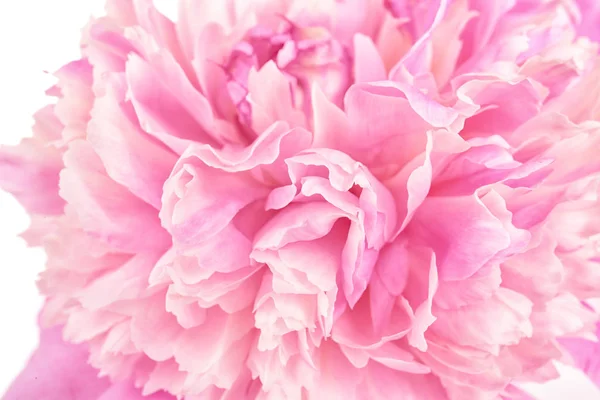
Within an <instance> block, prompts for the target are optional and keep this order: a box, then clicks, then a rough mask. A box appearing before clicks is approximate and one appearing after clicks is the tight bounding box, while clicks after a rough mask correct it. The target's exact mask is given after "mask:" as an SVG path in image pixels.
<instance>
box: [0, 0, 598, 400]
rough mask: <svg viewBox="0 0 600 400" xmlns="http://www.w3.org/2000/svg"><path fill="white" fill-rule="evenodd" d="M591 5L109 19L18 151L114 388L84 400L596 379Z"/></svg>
mask: <svg viewBox="0 0 600 400" xmlns="http://www.w3.org/2000/svg"><path fill="white" fill-rule="evenodd" d="M592 3H593V2H589V1H583V0H580V1H575V0H493V1H492V0H431V1H410V0H404V1H403V0H395V1H394V0H387V1H383V0H352V1H350V0H346V1H340V0H335V1H334V0H320V1H312V0H311V1H306V0H227V1H209V0H182V1H180V2H179V16H178V18H177V21H176V22H174V21H171V20H170V19H168V18H167V17H165V16H164V15H162V14H161V13H159V12H158V11H157V10H156V9H155V8H154V6H153V4H152V2H151V1H149V0H108V1H107V6H106V16H104V17H101V18H97V19H93V20H91V21H90V23H89V24H88V26H87V27H86V28H85V29H84V31H83V39H82V44H81V53H82V57H81V59H80V60H76V61H73V62H71V63H69V64H67V65H66V66H64V67H63V68H61V69H60V70H59V71H58V72H57V73H56V77H57V78H58V83H57V84H56V86H55V87H53V88H51V89H50V90H49V92H48V93H49V95H51V96H55V97H57V102H56V104H54V105H50V106H48V107H46V108H44V109H42V110H41V111H40V112H38V114H36V125H35V126H34V134H33V137H31V138H28V139H25V140H24V141H23V142H22V143H21V144H20V145H19V146H17V147H15V148H5V149H2V152H1V153H0V171H1V175H0V185H1V186H2V187H3V188H5V189H6V190H8V191H10V192H12V193H13V194H14V195H15V196H16V197H17V199H19V200H20V201H21V203H22V204H23V206H24V207H26V208H27V210H28V211H29V212H30V214H31V217H32V225H31V228H30V229H29V230H28V231H27V232H26V234H25V235H24V236H25V238H26V240H27V241H28V242H29V243H30V244H31V245H36V246H43V247H44V249H45V251H46V253H47V255H48V262H47V266H46V269H45V271H44V272H43V273H42V275H41V277H40V282H39V287H40V290H41V291H42V293H43V294H44V295H45V296H46V298H47V301H46V304H45V306H44V309H43V311H42V314H41V321H42V324H43V325H44V326H47V327H50V326H56V327H57V328H53V329H54V330H53V331H49V332H50V333H48V335H50V334H51V335H54V336H52V337H53V338H55V337H56V336H57V333H56V332H59V331H61V332H62V336H63V338H64V340H65V341H66V342H69V343H72V344H69V345H67V344H65V343H63V344H61V345H62V346H74V345H73V344H81V345H83V347H68V348H69V349H70V348H73V349H76V352H77V353H76V355H77V357H79V358H81V352H82V351H83V352H84V354H87V353H85V352H88V353H89V357H88V358H87V362H88V363H89V364H90V365H91V366H92V367H93V368H96V369H97V370H98V371H99V374H100V375H101V376H103V377H106V378H105V379H106V380H105V381H103V383H102V385H105V386H106V385H109V386H108V387H109V389H106V390H109V392H106V393H109V394H106V393H105V394H103V395H102V390H104V389H105V387H104V386H102V387H101V389H102V390H100V389H98V390H97V391H94V392H93V393H92V392H89V393H88V394H87V395H86V396H87V397H81V398H82V399H83V398H85V399H91V398H93V399H96V398H98V399H102V400H105V397H100V396H109V397H106V399H108V398H111V399H113V398H117V397H110V396H117V394H114V393H117V392H118V391H119V390H121V391H126V390H133V389H132V387H133V386H135V387H136V388H140V390H141V395H144V396H145V395H152V394H153V395H154V396H159V397H156V399H159V398H160V399H163V398H165V399H166V398H168V397H170V395H172V396H176V397H177V398H185V399H187V400H200V399H202V400H204V399H209V400H234V399H235V400H244V399H247V400H254V399H257V400H267V399H269V400H275V399H278V400H279V399H286V400H287V399H289V400H322V399H345V400H365V399H369V400H384V399H396V398H398V397H397V396H398V395H399V394H400V393H401V394H402V399H406V400H420V399H435V400H446V399H447V400H500V399H513V398H515V399H516V398H524V397H519V396H525V395H524V394H522V393H521V392H520V390H519V388H518V386H519V384H521V383H526V382H544V381H547V380H550V379H553V378H555V377H557V376H558V372H557V370H556V369H555V365H554V362H555V361H562V362H566V363H573V364H576V365H577V364H581V363H580V362H579V360H581V358H580V357H579V358H578V355H580V354H581V352H582V351H586V350H581V349H582V348H584V347H585V346H582V345H580V344H581V343H586V344H590V346H592V347H593V345H594V343H595V342H594V340H593V338H594V337H595V336H596V334H597V330H596V324H597V323H598V321H599V314H598V310H597V309H595V308H594V307H593V306H592V305H591V304H592V303H591V302H593V299H594V298H596V297H600V265H599V262H600V257H599V253H598V243H600V242H599V241H598V240H599V238H600V219H599V218H598V217H599V216H600V202H599V197H598V194H599V192H598V188H599V186H598V184H599V183H600V175H599V174H600V159H599V158H598V157H597V154H596V150H597V148H598V147H599V146H600V103H599V102H598V98H600V57H599V55H598V44H597V43H596V42H595V40H598V39H600V28H598V27H597V22H598V18H600V11H599V10H598V7H597V6H596V5H594V4H592ZM590 338H592V339H590ZM53 340H54V339H53ZM590 340H591V341H590ZM44 343H45V342H44V341H42V344H44ZM82 349H84V350H82ZM73 351H75V350H73ZM34 364H35V363H34ZM30 368H35V365H34V366H33V367H30ZM86 371H87V370H86ZM61 373H62V372H61ZM68 373H70V372H69V371H66V372H64V374H68ZM594 373H595V375H593V374H592V375H593V376H597V371H594ZM24 376H26V375H24ZM86 379H87V375H86ZM24 382H25V383H24ZM108 382H112V384H114V385H115V386H113V387H112V388H110V385H111V383H108ZM98 385H100V383H99V384H98ZM26 386H27V383H26V378H23V377H21V378H20V380H17V381H16V383H15V386H13V388H12V389H11V390H13V393H19V391H20V390H31V387H26ZM95 387H96V386H95ZM98 387H100V386H98ZM110 390H112V392H110ZM115 391H117V392H115ZM27 393H30V392H27ZM110 393H113V394H110ZM118 393H121V392H118ZM123 393H124V392H123ZM29 396H31V395H30V394H29ZM118 396H122V397H123V396H125V394H119V395H118ZM123 398H125V397H123Z"/></svg>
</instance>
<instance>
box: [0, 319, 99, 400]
mask: <svg viewBox="0 0 600 400" xmlns="http://www.w3.org/2000/svg"><path fill="white" fill-rule="evenodd" d="M88 356H89V353H88V351H87V349H86V346H85V345H73V344H68V343H65V342H64V341H63V340H62V337H61V329H60V328H52V329H47V330H43V331H42V333H41V337H40V345H39V348H38V349H37V351H36V352H35V353H34V354H33V356H32V357H31V359H30V360H29V362H28V363H27V366H26V367H25V369H24V370H23V371H22V372H21V374H20V375H19V376H18V377H17V378H16V379H15V381H14V382H13V383H12V385H11V386H10V388H9V389H8V391H7V392H6V394H5V395H4V397H3V398H4V399H6V400H9V399H48V400H93V399H97V398H99V397H100V395H101V394H102V393H104V391H105V390H106V389H108V388H109V387H110V383H109V381H108V379H106V378H98V371H96V370H95V369H94V368H92V367H91V366H90V365H89V364H88V362H87V359H88Z"/></svg>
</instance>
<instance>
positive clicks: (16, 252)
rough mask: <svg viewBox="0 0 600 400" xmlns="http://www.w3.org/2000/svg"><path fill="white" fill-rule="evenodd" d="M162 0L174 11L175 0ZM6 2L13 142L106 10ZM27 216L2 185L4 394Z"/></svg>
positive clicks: (16, 337) (3, 96)
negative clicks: (86, 29) (86, 28)
mask: <svg viewBox="0 0 600 400" xmlns="http://www.w3.org/2000/svg"><path fill="white" fill-rule="evenodd" d="M212 1H222V0H212ZM490 1H494V0H490ZM156 3H157V6H159V8H160V9H161V10H163V11H165V12H166V13H168V14H169V15H173V11H174V6H175V3H176V1H175V0H166V1H157V2H156ZM0 4H2V5H0V60H2V61H0V123H1V125H0V129H1V130H0V144H2V145H4V144H8V145H11V144H16V143H18V142H19V140H20V139H21V138H22V137H25V136H28V135H30V127H31V125H32V123H33V120H32V118H31V115H32V114H33V113H34V112H35V111H36V110H37V109H39V108H41V107H42V106H44V105H45V104H47V102H48V101H49V99H47V98H46V97H45V96H44V90H45V89H47V88H48V87H49V86H50V85H51V84H52V83H53V82H54V81H53V79H52V77H51V76H50V75H49V74H47V73H45V72H44V71H54V70H56V69H57V68H59V67H60V66H61V65H62V64H64V63H66V62H68V61H70V60H73V59H76V58H78V56H79V47H78V44H79V32H80V29H81V27H82V26H83V25H84V24H85V23H86V22H87V20H88V19H89V17H90V15H92V14H93V15H99V14H101V13H102V7H103V1H102V0H37V1H36V0H3V1H2V2H1V3H0ZM28 223H29V220H28V217H27V215H26V214H25V211H24V210H23V209H22V208H21V207H20V206H19V204H18V203H17V202H16V201H15V200H14V199H13V198H12V197H11V196H10V195H8V194H7V193H5V192H2V191H0V395H1V394H2V393H3V392H4V391H5V389H6V388H7V386H8V385H9V384H10V381H11V380H12V378H13V377H14V375H15V374H17V373H18V372H19V370H20V369H21V368H22V367H23V366H24V364H25V362H26V361H27V358H28V357H29V354H30V353H31V351H33V350H34V349H35V347H36V345H37V340H38V339H37V328H36V317H37V312H38V310H39V308H40V306H41V303H42V299H41V298H40V296H39V295H38V293H37V289H36V286H35V280H36V276H37V274H38V273H39V272H40V271H41V269H42V268H43V264H44V254H43V252H42V251H41V250H40V249H29V248H26V246H25V243H24V241H23V240H22V239H20V238H18V236H17V235H18V234H19V233H20V232H22V231H23V230H24V229H25V228H26V227H27V225H28ZM575 388H577V389H575ZM532 390H533V391H535V392H536V393H538V394H541V395H542V396H541V398H542V399H548V400H551V399H557V400H558V399H561V400H562V399H570V398H574V397H573V396H574V395H575V392H577V393H578V394H579V393H581V394H579V395H578V398H579V399H580V400H592V399H600V392H598V391H596V389H595V388H594V387H593V386H592V385H591V384H590V383H589V382H587V381H586V380H585V379H584V378H582V377H581V376H580V375H579V374H577V373H576V372H573V371H571V370H568V369H566V370H565V377H564V378H563V379H561V380H559V381H556V382H552V383H550V384H546V385H545V386H544V387H533V389H532ZM587 390H589V392H587V395H583V396H582V394H583V393H584V391H587ZM22 400H43V399H22Z"/></svg>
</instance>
